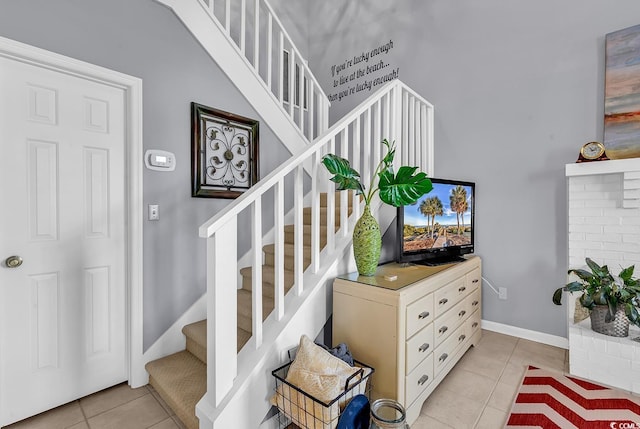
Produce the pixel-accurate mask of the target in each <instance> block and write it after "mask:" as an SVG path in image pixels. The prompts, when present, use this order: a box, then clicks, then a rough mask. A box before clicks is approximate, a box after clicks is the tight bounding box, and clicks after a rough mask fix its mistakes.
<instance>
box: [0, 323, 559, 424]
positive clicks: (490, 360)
mask: <svg viewBox="0 0 640 429" xmlns="http://www.w3.org/2000/svg"><path fill="white" fill-rule="evenodd" d="M529 364H530V365H535V366H539V367H542V368H547V369H552V370H557V371H568V353H567V351H566V350H564V349H560V348H557V347H552V346H548V345H545V344H540V343H535V342H533V341H527V340H523V339H519V338H516V337H511V336H508V335H502V334H498V333H495V332H491V331H483V337H482V340H481V341H480V343H479V344H478V345H477V347H473V348H471V349H470V350H469V351H468V352H467V353H466V354H465V355H464V357H463V358H462V359H461V360H460V362H458V364H457V365H456V366H455V367H454V368H453V370H452V371H451V372H450V373H449V375H448V376H447V378H446V379H445V380H444V381H443V382H442V383H441V384H440V386H438V388H437V389H436V390H435V391H434V392H433V393H432V394H431V396H430V397H429V398H428V399H427V401H426V402H425V403H424V406H423V407H422V412H421V415H420V417H419V418H418V420H417V421H416V422H415V423H414V424H413V425H412V426H411V429H464V428H475V429H485V428H486V429H500V428H502V427H503V426H504V423H505V420H506V417H507V415H508V413H509V409H510V408H511V402H512V401H513V397H514V395H515V392H516V391H517V389H518V386H519V385H520V380H521V379H522V376H523V375H524V369H525V366H526V365H529ZM66 428H69V429H105V428H113V429H184V426H183V425H182V423H181V422H180V420H178V418H177V417H175V415H173V412H172V411H171V410H170V409H169V407H167V405H166V404H165V403H164V401H162V399H160V397H159V396H158V394H157V392H155V391H154V390H153V388H152V387H149V386H145V387H141V388H139V389H131V388H129V387H128V386H127V385H126V384H121V385H119V386H115V387H112V388H111V389H107V390H105V391H102V392H98V393H95V394H93V395H91V396H87V397H85V398H82V399H80V400H77V401H74V402H72V403H70V404H67V405H64V406H62V407H59V408H56V409H54V410H51V411H48V412H46V413H43V414H40V415H38V416H35V417H32V418H30V419H27V420H24V421H22V422H18V423H16V424H13V425H11V426H7V427H6V428H5V429H66Z"/></svg>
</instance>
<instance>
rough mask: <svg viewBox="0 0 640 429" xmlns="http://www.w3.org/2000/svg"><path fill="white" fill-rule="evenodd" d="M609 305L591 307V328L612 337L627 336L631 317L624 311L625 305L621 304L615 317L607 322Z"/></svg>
mask: <svg viewBox="0 0 640 429" xmlns="http://www.w3.org/2000/svg"><path fill="white" fill-rule="evenodd" d="M608 311H609V307H608V306H606V305H596V306H594V307H593V308H592V309H591V315H590V317H591V329H593V330H594V331H595V332H598V333H600V334H604V335H610V336H612V337H626V336H628V335H629V319H628V318H627V315H626V314H625V312H624V307H623V306H621V305H619V306H618V308H617V309H616V314H615V316H616V317H615V319H614V320H612V321H611V322H608V323H607V322H605V318H606V317H607V312H608Z"/></svg>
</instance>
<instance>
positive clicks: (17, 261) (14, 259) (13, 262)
mask: <svg viewBox="0 0 640 429" xmlns="http://www.w3.org/2000/svg"><path fill="white" fill-rule="evenodd" d="M4 263H5V264H6V265H7V268H18V267H19V266H20V265H22V258H21V257H20V256H17V255H13V256H9V257H8V258H7V259H5V260H4Z"/></svg>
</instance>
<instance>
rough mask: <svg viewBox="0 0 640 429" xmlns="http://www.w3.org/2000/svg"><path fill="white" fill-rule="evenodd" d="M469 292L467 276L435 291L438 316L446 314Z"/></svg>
mask: <svg viewBox="0 0 640 429" xmlns="http://www.w3.org/2000/svg"><path fill="white" fill-rule="evenodd" d="M466 294H467V286H466V285H465V278H459V279H457V280H455V281H453V282H451V283H449V284H448V285H447V286H445V287H443V288H441V289H438V290H437V291H435V292H434V293H433V295H434V299H433V301H434V306H435V311H436V317H438V316H440V315H442V314H444V313H445V312H446V311H447V310H449V309H450V308H452V307H453V306H454V305H456V304H457V303H458V302H459V301H460V298H462V297H463V296H465V295H466Z"/></svg>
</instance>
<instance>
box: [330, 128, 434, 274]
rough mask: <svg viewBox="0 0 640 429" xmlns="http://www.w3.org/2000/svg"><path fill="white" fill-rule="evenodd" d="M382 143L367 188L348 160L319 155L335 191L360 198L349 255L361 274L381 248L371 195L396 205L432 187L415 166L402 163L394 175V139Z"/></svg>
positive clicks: (375, 261)
mask: <svg viewBox="0 0 640 429" xmlns="http://www.w3.org/2000/svg"><path fill="white" fill-rule="evenodd" d="M382 144H383V145H384V148H385V154H384V156H383V157H382V160H381V161H380V162H379V163H378V166H377V167H376V169H375V170H374V172H373V174H372V175H371V182H370V184H369V187H368V188H367V187H365V185H364V184H363V183H362V181H361V178H360V173H358V172H357V171H356V170H354V169H353V168H352V167H351V165H350V164H349V161H348V160H346V159H344V158H341V157H339V156H337V155H334V154H332V153H330V154H327V155H325V156H324V157H323V158H322V164H324V166H325V167H326V168H327V170H329V173H331V174H333V177H332V178H331V181H333V182H335V183H336V184H337V185H338V190H339V191H343V190H354V191H356V195H362V198H363V200H364V211H363V213H362V216H361V217H360V219H358V221H357V222H356V225H355V227H354V230H353V255H354V258H355V260H356V266H357V267H358V273H360V275H363V276H372V275H374V274H375V272H376V268H377V267H378V261H379V259H380V250H381V248H382V239H381V235H380V226H379V225H378V221H377V220H376V219H375V218H374V217H373V216H372V215H371V211H370V205H371V202H372V200H373V197H374V196H375V194H376V193H379V194H380V199H381V200H382V201H383V202H385V203H386V204H389V205H392V206H394V207H400V206H404V205H407V204H414V203H415V202H416V201H418V199H419V198H420V197H422V196H423V195H425V194H427V193H429V192H430V191H431V189H432V185H431V180H429V178H428V177H427V175H426V174H425V173H423V172H416V170H417V169H418V167H407V166H402V167H400V168H399V169H398V173H397V174H395V173H394V170H393V158H394V156H395V152H396V148H395V142H394V143H392V144H391V143H389V141H388V140H387V139H384V140H382ZM376 180H377V184H376Z"/></svg>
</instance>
